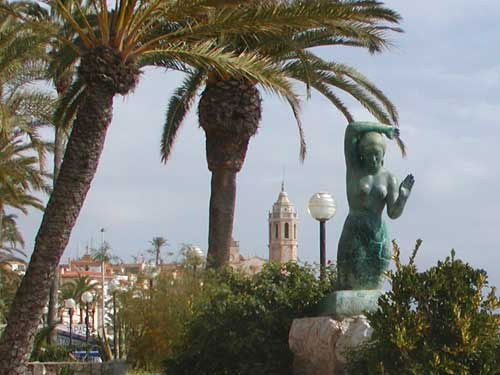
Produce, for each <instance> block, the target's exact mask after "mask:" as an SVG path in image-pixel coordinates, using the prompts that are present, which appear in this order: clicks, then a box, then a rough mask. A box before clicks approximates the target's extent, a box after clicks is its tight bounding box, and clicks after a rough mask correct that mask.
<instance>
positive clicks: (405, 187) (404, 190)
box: [399, 174, 415, 198]
mask: <svg viewBox="0 0 500 375" xmlns="http://www.w3.org/2000/svg"><path fill="white" fill-rule="evenodd" d="M414 183H415V177H413V175H412V174H409V175H408V176H406V177H405V179H404V180H403V182H401V185H399V195H400V196H401V197H403V198H408V196H409V195H410V192H411V189H412V188H413V184H414Z"/></svg>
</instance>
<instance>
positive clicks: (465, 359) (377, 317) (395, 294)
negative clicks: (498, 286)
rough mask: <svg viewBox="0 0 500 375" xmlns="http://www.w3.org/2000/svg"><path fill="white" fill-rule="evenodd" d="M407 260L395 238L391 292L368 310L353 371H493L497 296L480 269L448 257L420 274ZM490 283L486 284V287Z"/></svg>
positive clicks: (467, 374)
mask: <svg viewBox="0 0 500 375" xmlns="http://www.w3.org/2000/svg"><path fill="white" fill-rule="evenodd" d="M420 244H421V241H420V240H419V241H417V245H416V247H415V250H414V252H413V254H412V256H411V258H410V262H409V264H407V265H402V264H401V261H400V258H399V253H400V251H399V248H398V246H397V244H396V243H395V242H394V243H393V245H394V251H395V262H396V271H395V272H392V271H391V272H389V279H390V281H391V284H392V290H391V291H390V292H388V293H387V294H385V295H384V296H382V297H381V298H380V299H379V305H380V310H379V311H377V312H374V313H370V314H367V315H368V319H369V320H370V323H371V325H372V327H373V328H374V333H373V336H372V338H371V340H370V342H369V343H367V344H366V345H363V346H362V347H361V348H359V349H358V350H355V351H354V352H352V353H351V362H350V364H349V369H348V373H349V374H352V375H358V374H359V375H382V374H386V375H406V374H408V375H410V374H411V375H420V374H426V375H441V374H443V375H444V374H454V375H472V374H473V375H498V374H500V339H499V336H498V335H499V332H500V315H498V314H496V313H495V310H496V309H498V308H499V307H500V301H499V299H498V298H497V297H496V296H495V288H494V287H491V288H489V287H488V281H487V274H486V272H485V271H483V270H478V269H474V268H472V267H471V266H470V265H468V264H467V263H464V262H462V261H461V260H459V259H455V252H454V251H453V250H452V252H451V257H447V258H446V259H445V260H444V261H440V262H438V264H437V265H436V266H434V267H432V268H430V269H428V270H427V271H425V272H418V271H417V268H416V266H415V264H414V259H415V255H416V253H417V251H418V248H419V247H420ZM488 289H489V290H488Z"/></svg>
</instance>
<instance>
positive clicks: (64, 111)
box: [52, 79, 85, 129]
mask: <svg viewBox="0 0 500 375" xmlns="http://www.w3.org/2000/svg"><path fill="white" fill-rule="evenodd" d="M84 95H85V84H84V83H83V81H82V80H81V79H77V80H76V81H75V82H73V84H72V85H71V86H70V87H69V89H68V90H67V91H66V92H65V93H64V96H63V97H62V98H60V100H59V103H58V105H57V108H56V110H55V111H54V118H53V120H52V121H53V123H54V124H55V126H57V127H62V128H63V129H68V128H69V127H70V126H71V124H72V122H73V119H74V118H75V114H76V111H77V110H78V106H79V105H80V103H81V100H82V98H83V96H84Z"/></svg>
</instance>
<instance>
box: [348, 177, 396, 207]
mask: <svg viewBox="0 0 500 375" xmlns="http://www.w3.org/2000/svg"><path fill="white" fill-rule="evenodd" d="M391 177H392V175H391V174H390V173H389V172H388V171H387V170H385V169H384V168H381V169H380V170H379V171H378V172H377V173H376V174H368V173H366V172H364V171H359V170H357V171H356V170H355V171H348V173H347V201H348V202H349V212H350V213H352V214H367V215H377V216H380V215H381V214H382V211H383V210H384V207H385V203H386V197H387V194H388V192H389V189H390V186H389V185H390V184H389V180H390V178H391Z"/></svg>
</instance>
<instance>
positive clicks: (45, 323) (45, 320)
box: [42, 306, 49, 328]
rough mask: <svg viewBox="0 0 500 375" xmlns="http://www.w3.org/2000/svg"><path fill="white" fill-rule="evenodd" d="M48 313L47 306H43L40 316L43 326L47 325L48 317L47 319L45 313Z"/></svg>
mask: <svg viewBox="0 0 500 375" xmlns="http://www.w3.org/2000/svg"><path fill="white" fill-rule="evenodd" d="M48 313H49V308H48V307H47V306H45V307H44V308H43V316H42V318H43V327H44V328H45V326H48V321H49V319H48V318H49V317H48V315H47V314H48Z"/></svg>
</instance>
